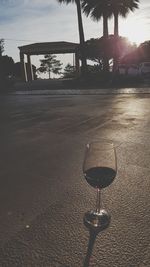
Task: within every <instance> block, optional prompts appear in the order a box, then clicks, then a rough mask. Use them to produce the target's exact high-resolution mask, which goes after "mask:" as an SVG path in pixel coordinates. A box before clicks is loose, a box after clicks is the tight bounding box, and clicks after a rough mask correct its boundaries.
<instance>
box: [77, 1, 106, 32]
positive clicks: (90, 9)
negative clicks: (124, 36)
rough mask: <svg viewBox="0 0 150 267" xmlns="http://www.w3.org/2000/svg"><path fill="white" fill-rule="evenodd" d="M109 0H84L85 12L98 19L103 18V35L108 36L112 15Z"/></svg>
mask: <svg viewBox="0 0 150 267" xmlns="http://www.w3.org/2000/svg"><path fill="white" fill-rule="evenodd" d="M109 2H110V1H109V0H105V1H104V0H82V8H83V12H84V13H85V14H86V16H89V15H90V17H91V18H92V19H93V20H96V21H99V20H100V19H101V18H103V36H104V37H108V18H109V17H110V15H111V13H110V4H109Z"/></svg>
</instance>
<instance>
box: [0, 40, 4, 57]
mask: <svg viewBox="0 0 150 267" xmlns="http://www.w3.org/2000/svg"><path fill="white" fill-rule="evenodd" d="M3 52H4V39H0V57H1V56H2V54H3Z"/></svg>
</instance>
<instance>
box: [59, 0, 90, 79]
mask: <svg viewBox="0 0 150 267" xmlns="http://www.w3.org/2000/svg"><path fill="white" fill-rule="evenodd" d="M57 1H58V2H59V3H65V4H69V3H75V4H76V8H77V16H78V30H79V40H80V52H81V63H82V66H81V73H82V75H83V76H85V75H86V73H87V62H86V55H85V38H84V30H83V22H82V14H81V4H80V0H57Z"/></svg>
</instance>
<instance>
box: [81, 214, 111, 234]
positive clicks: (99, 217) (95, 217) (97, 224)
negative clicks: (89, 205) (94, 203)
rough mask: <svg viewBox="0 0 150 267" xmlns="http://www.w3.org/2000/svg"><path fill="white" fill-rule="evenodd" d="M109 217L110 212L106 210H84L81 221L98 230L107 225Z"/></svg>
mask: <svg viewBox="0 0 150 267" xmlns="http://www.w3.org/2000/svg"><path fill="white" fill-rule="evenodd" d="M110 219H111V216H110V214H109V213H108V212H107V211H106V210H104V209H101V210H100V212H99V213H98V212H96V211H88V212H86V213H85V215H84V219H83V221H84V224H85V226H86V227H88V228H90V229H93V230H98V231H99V230H103V229H105V228H107V227H108V225H109V223H110Z"/></svg>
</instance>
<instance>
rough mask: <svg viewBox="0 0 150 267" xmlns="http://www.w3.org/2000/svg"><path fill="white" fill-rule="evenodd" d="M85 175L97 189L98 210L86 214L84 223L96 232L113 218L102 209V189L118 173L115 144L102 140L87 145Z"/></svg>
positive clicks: (84, 164)
mask: <svg viewBox="0 0 150 267" xmlns="http://www.w3.org/2000/svg"><path fill="white" fill-rule="evenodd" d="M83 173H84V177H85V179H86V181H87V182H88V183H89V184H90V185H91V186H93V187H94V188H96V189H97V200H96V209H95V211H94V210H92V211H88V212H86V213H85V215H84V223H85V225H86V226H87V227H91V228H93V229H95V230H96V229H97V230H99V229H101V228H105V227H107V226H108V224H109V222H110V218H111V216H110V214H109V213H108V212H107V211H106V210H105V209H103V208H101V189H103V188H105V187H107V186H109V185H110V184H111V183H112V182H113V180H114V178H115V176H116V173H117V158H116V151H115V147H114V145H113V143H111V142H106V141H103V140H102V141H95V142H91V143H89V144H87V145H86V151H85V158H84V162H83Z"/></svg>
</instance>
